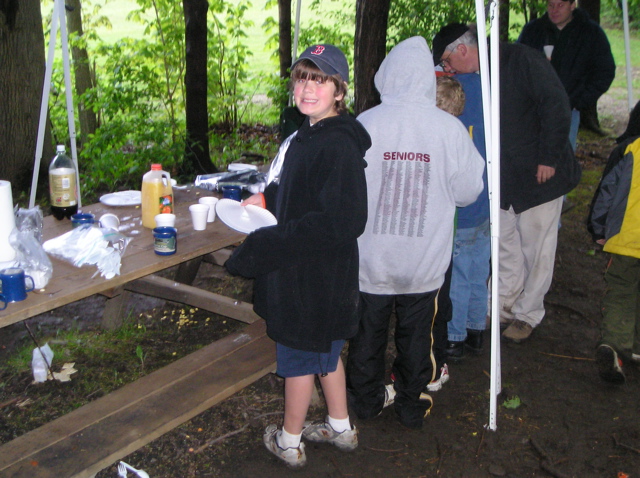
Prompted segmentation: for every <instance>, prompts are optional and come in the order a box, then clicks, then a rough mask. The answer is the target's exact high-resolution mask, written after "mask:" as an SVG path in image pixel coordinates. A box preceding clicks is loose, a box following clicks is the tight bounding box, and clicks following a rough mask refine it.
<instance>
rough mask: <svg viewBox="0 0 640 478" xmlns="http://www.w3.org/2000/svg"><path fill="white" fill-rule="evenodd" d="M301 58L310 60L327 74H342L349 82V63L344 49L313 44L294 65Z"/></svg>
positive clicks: (294, 64)
mask: <svg viewBox="0 0 640 478" xmlns="http://www.w3.org/2000/svg"><path fill="white" fill-rule="evenodd" d="M300 60H310V61H311V62H313V64H314V65H316V66H317V67H318V68H320V70H322V73H324V74H325V75H336V74H338V75H340V76H341V77H342V79H343V80H344V81H346V82H347V83H349V63H347V58H346V57H345V56H344V53H342V51H341V50H340V49H339V48H337V47H335V46H333V45H327V44H322V45H313V46H310V47H309V48H307V49H306V50H305V51H303V52H302V54H301V55H300V56H299V57H298V59H297V60H296V61H295V62H294V63H293V65H291V68H292V69H293V67H294V66H296V64H297V63H298V62H299V61H300Z"/></svg>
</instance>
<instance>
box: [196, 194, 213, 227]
mask: <svg viewBox="0 0 640 478" xmlns="http://www.w3.org/2000/svg"><path fill="white" fill-rule="evenodd" d="M198 202H199V203H200V204H206V205H207V206H209V214H208V215H207V222H213V221H215V220H216V203H217V202H218V198H216V197H213V196H204V197H201V198H200V199H198Z"/></svg>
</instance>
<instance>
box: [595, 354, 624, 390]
mask: <svg viewBox="0 0 640 478" xmlns="http://www.w3.org/2000/svg"><path fill="white" fill-rule="evenodd" d="M596 364H597V365H598V373H599V375H600V378H601V379H602V380H604V381H605V382H610V383H615V384H617V385H620V384H623V383H624V382H625V380H626V378H625V376H624V372H623V371H622V360H620V358H619V357H618V354H617V353H616V351H615V350H613V347H611V346H609V345H607V344H602V345H600V346H599V347H598V348H597V349H596Z"/></svg>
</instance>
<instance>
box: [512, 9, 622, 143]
mask: <svg viewBox="0 0 640 478" xmlns="http://www.w3.org/2000/svg"><path fill="white" fill-rule="evenodd" d="M518 41H519V42H520V43H522V44H524V45H528V46H530V47H532V48H535V49H536V50H540V51H544V52H545V54H546V56H547V58H548V59H549V60H550V61H551V65H553V68H554V69H555V70H556V73H558V76H559V77H560V80H561V81H562V84H563V85H564V87H565V89H566V90H567V94H568V95H569V100H570V101H571V108H572V109H573V111H572V118H571V145H572V146H573V149H574V150H575V147H576V138H577V134H578V125H579V124H580V111H582V112H583V114H584V113H585V112H586V111H588V110H589V108H591V107H595V105H596V102H597V101H598V98H600V97H601V96H602V95H603V94H604V93H605V92H606V91H607V90H608V89H609V87H610V86H611V83H612V82H613V79H614V77H615V74H616V65H615V62H614V60H613V55H612V54H611V47H610V45H609V40H608V39H607V35H606V34H605V33H604V31H603V30H602V28H601V27H600V25H598V24H597V23H596V22H594V21H593V20H591V19H590V18H589V15H588V14H587V12H586V11H584V10H582V9H580V8H576V2H575V0H549V1H548V2H547V13H545V14H544V15H543V16H542V17H540V18H538V19H536V20H532V21H531V22H529V23H527V24H526V25H525V26H524V28H523V29H522V33H521V34H520V38H519V39H518ZM596 121H597V116H596ZM595 126H597V123H596V124H595ZM591 129H593V128H591ZM598 129H599V128H598Z"/></svg>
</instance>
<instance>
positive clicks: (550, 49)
mask: <svg viewBox="0 0 640 478" xmlns="http://www.w3.org/2000/svg"><path fill="white" fill-rule="evenodd" d="M542 49H543V50H544V54H545V55H546V56H547V60H551V54H552V53H553V45H545V46H543V47H542Z"/></svg>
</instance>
